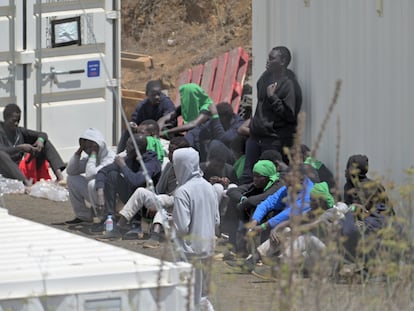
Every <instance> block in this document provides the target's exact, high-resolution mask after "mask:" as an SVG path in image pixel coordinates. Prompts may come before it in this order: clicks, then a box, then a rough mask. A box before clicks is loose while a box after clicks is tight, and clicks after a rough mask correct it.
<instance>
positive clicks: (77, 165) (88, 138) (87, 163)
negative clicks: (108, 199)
mask: <svg viewBox="0 0 414 311" xmlns="http://www.w3.org/2000/svg"><path fill="white" fill-rule="evenodd" d="M83 153H84V154H85V155H84V156H83V157H82V154H83ZM114 159H115V153H114V152H113V151H112V150H110V149H109V148H108V147H107V145H106V143H105V139H104V137H103V135H102V133H101V132H100V131H99V130H97V129H95V128H88V129H87V130H86V131H85V133H83V135H81V136H80V138H79V148H78V150H76V152H75V153H74V154H73V156H72V157H71V159H70V160H69V163H68V166H67V169H66V172H67V174H68V176H67V183H68V190H69V200H70V203H71V204H72V208H73V211H74V212H75V216H76V217H75V219H73V220H69V221H66V222H65V223H66V224H68V225H75V224H79V223H82V222H92V220H93V216H94V214H93V209H96V208H97V195H96V191H95V177H96V174H97V173H98V171H99V170H100V169H101V168H103V167H104V166H106V165H108V164H110V163H112V162H113V161H114ZM85 201H86V202H89V203H90V204H91V205H92V209H91V208H88V207H86V205H85Z"/></svg>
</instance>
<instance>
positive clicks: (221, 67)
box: [210, 52, 229, 104]
mask: <svg viewBox="0 0 414 311" xmlns="http://www.w3.org/2000/svg"><path fill="white" fill-rule="evenodd" d="M228 58H229V53H228V52H226V53H224V54H222V55H220V56H219V57H218V63H217V70H216V77H215V79H214V84H213V90H212V92H211V96H210V97H211V99H212V100H213V102H214V103H215V104H218V103H219V102H220V97H221V91H222V88H223V82H224V75H225V74H226V67H227V60H228Z"/></svg>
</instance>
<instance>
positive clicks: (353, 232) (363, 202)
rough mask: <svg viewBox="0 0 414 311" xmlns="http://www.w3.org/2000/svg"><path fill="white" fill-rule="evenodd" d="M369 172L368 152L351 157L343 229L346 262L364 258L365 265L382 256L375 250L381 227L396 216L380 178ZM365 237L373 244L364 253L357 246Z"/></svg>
mask: <svg viewBox="0 0 414 311" xmlns="http://www.w3.org/2000/svg"><path fill="white" fill-rule="evenodd" d="M367 173H368V157H367V156H366V155H361V154H355V155H352V156H350V157H349V158H348V161H347V164H346V169H345V178H346V183H345V185H344V201H345V203H347V204H348V205H349V211H348V213H347V214H346V215H345V218H344V220H343V223H342V229H341V235H342V236H343V237H344V241H343V247H344V250H345V251H344V255H345V262H347V263H350V262H351V263H355V262H356V261H357V259H358V258H359V257H361V258H363V260H362V261H363V264H364V265H365V268H367V266H366V265H367V264H368V263H369V260H371V259H373V258H375V256H378V254H376V252H375V250H377V249H379V248H380V247H381V242H382V236H381V235H382V234H383V233H381V229H383V228H384V227H385V226H387V225H388V224H389V223H390V221H391V219H393V216H394V215H395V212H394V209H393V206H392V203H391V202H390V200H389V199H388V196H387V194H386V192H385V188H384V186H383V185H382V184H381V183H380V182H379V181H377V180H372V179H370V178H368V177H367V175H366V174H367ZM393 225H395V223H393ZM396 229H397V230H399V229H398V228H396ZM397 236H398V234H396V237H397ZM361 240H364V241H365V243H366V244H367V245H368V244H369V243H370V244H371V246H369V245H368V246H367V245H365V246H367V247H361V248H360V249H363V252H361V251H359V252H358V248H357V246H358V244H359V243H361ZM372 246H374V247H372ZM382 246H383V245H382ZM362 253H364V254H362ZM361 258H359V259H361Z"/></svg>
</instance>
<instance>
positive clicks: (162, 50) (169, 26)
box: [122, 0, 252, 98]
mask: <svg viewBox="0 0 414 311" xmlns="http://www.w3.org/2000/svg"><path fill="white" fill-rule="evenodd" d="M251 17H252V14H251V0H222V1H218V0H140V1H137V0H123V1H122V50H123V51H126V52H132V53H139V54H146V55H150V56H152V58H153V63H154V68H152V69H146V70H145V71H142V70H137V69H130V68H122V87H123V88H127V89H133V90H141V91H144V90H145V84H146V82H147V81H149V80H151V79H161V80H162V82H163V84H164V88H165V89H167V90H168V91H169V94H170V95H171V97H172V98H173V97H174V94H175V87H176V85H175V84H176V80H177V77H178V75H179V73H181V72H182V71H183V70H184V69H186V68H190V67H192V66H193V65H197V64H200V63H204V62H206V61H207V60H209V59H211V58H213V57H215V56H218V55H220V54H222V53H223V52H226V51H229V50H231V49H233V48H235V47H238V46H241V47H243V49H245V50H246V51H247V52H248V53H249V54H251V34H252V31H251Z"/></svg>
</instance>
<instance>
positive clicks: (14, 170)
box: [0, 104, 65, 190]
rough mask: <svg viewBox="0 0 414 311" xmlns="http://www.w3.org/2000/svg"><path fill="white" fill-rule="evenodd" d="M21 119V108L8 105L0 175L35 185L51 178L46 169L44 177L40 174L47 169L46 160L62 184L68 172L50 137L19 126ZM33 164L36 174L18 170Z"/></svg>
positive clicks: (0, 127)
mask: <svg viewBox="0 0 414 311" xmlns="http://www.w3.org/2000/svg"><path fill="white" fill-rule="evenodd" d="M20 117H21V110H20V108H19V106H17V105H16V104H8V105H6V107H5V108H4V110H3V119H4V122H0V174H1V175H3V176H4V177H6V178H11V179H17V180H20V181H22V182H23V183H24V184H25V186H31V184H32V182H36V181H37V180H38V179H40V177H42V176H43V177H47V178H49V179H50V175H49V173H48V171H47V167H46V168H45V170H46V172H44V174H43V175H42V176H38V174H37V171H38V170H39V169H41V168H44V166H45V161H46V160H47V161H48V162H49V165H50V167H51V168H52V170H53V172H54V174H55V175H56V181H57V182H63V181H64V177H63V174H62V171H63V170H64V169H65V163H63V160H62V158H61V157H60V155H59V153H58V152H57V150H56V148H55V147H54V145H53V144H52V143H51V142H50V140H49V139H48V135H47V134H46V133H44V132H38V131H33V130H29V129H26V128H24V127H20V126H18V125H19V122H20ZM25 154H26V156H25ZM23 157H24V158H23ZM32 161H35V163H36V165H35V169H34V171H32V173H34V174H30V173H29V170H21V169H19V164H20V168H22V164H23V165H24V167H26V165H28V164H29V162H31V163H33V162H32ZM24 173H25V174H24ZM30 179H32V180H30ZM27 190H28V189H27Z"/></svg>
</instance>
